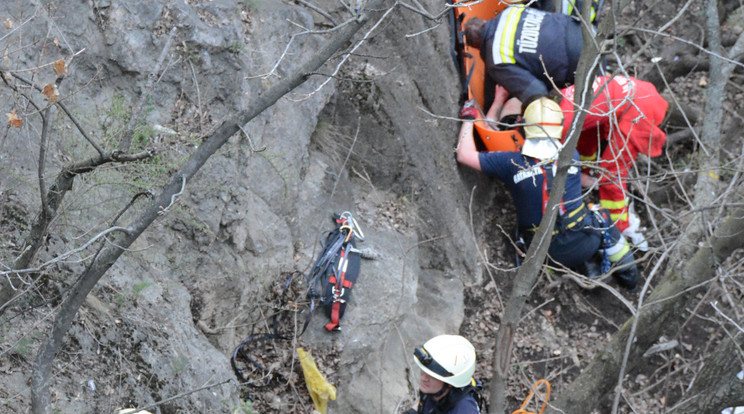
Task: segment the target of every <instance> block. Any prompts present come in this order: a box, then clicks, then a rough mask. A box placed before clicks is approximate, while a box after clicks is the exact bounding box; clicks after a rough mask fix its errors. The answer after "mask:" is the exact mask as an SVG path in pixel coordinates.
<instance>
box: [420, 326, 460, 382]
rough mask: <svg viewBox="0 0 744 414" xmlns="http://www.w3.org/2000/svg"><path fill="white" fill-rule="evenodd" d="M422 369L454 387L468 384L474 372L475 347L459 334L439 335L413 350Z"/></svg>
mask: <svg viewBox="0 0 744 414" xmlns="http://www.w3.org/2000/svg"><path fill="white" fill-rule="evenodd" d="M413 356H414V360H415V361H416V364H417V365H418V366H419V368H421V370H422V371H424V372H426V373H427V374H429V375H430V376H432V377H434V378H436V379H438V380H439V381H442V382H444V383H447V384H449V385H451V386H453V387H455V388H462V387H465V386H467V385H469V384H470V383H471V381H472V378H473V373H474V372H475V348H473V344H471V343H470V341H468V340H467V339H465V338H463V337H462V336H460V335H439V336H435V337H434V338H431V339H429V340H428V341H426V343H425V344H424V346H422V347H420V348H416V349H415V350H414V351H413Z"/></svg>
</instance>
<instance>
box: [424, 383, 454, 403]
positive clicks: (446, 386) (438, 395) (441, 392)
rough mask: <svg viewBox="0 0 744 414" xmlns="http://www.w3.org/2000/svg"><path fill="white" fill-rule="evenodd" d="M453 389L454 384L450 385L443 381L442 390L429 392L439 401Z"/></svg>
mask: <svg viewBox="0 0 744 414" xmlns="http://www.w3.org/2000/svg"><path fill="white" fill-rule="evenodd" d="M451 389H452V386H451V385H449V384H447V383H443V384H442V389H441V390H439V391H437V392H435V393H434V394H429V395H431V396H432V397H433V398H434V399H435V400H436V401H439V400H441V399H442V397H444V396H445V395H447V393H448V392H449V391H450V390H451Z"/></svg>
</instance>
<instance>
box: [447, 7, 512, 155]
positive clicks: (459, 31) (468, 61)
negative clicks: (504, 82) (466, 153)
mask: <svg viewBox="0 0 744 414" xmlns="http://www.w3.org/2000/svg"><path fill="white" fill-rule="evenodd" d="M447 3H449V4H451V5H453V6H454V7H453V8H452V14H451V16H450V23H451V27H452V57H453V59H454V60H455V64H456V66H457V70H458V72H459V74H460V83H461V84H462V86H463V95H464V98H465V99H474V100H475V101H477V102H478V110H479V111H480V117H479V119H480V120H478V121H476V122H475V132H476V134H477V135H478V137H479V138H480V140H481V142H483V146H484V147H485V149H486V150H488V151H521V150H522V144H523V143H524V138H523V137H522V134H521V133H520V132H519V131H518V130H516V129H515V130H506V131H499V130H496V129H492V128H491V127H490V126H489V125H488V123H487V122H486V121H485V120H484V118H485V117H486V116H485V113H486V112H487V111H488V108H484V105H485V103H484V97H483V96H484V93H483V89H484V86H485V79H486V70H485V69H486V65H485V64H484V62H483V59H481V57H480V51H479V50H478V49H475V48H473V47H470V46H468V45H466V44H465V36H464V34H463V26H464V23H465V22H466V21H467V20H468V19H469V18H471V17H474V16H477V17H479V18H481V19H483V20H489V19H491V18H493V17H495V16H496V15H497V14H498V13H500V12H501V11H502V10H503V9H505V8H506V7H507V6H509V5H510V4H512V3H514V4H517V3H519V1H515V0H512V1H510V0H483V1H481V2H480V3H478V0H454V1H453V0H447ZM458 6H459V7H458Z"/></svg>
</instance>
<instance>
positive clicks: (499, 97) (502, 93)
mask: <svg viewBox="0 0 744 414" xmlns="http://www.w3.org/2000/svg"><path fill="white" fill-rule="evenodd" d="M508 97H509V91H507V90H506V88H505V87H503V86H501V85H496V89H495V90H494V98H493V101H494V102H502V103H503V102H505V101H506V98H508Z"/></svg>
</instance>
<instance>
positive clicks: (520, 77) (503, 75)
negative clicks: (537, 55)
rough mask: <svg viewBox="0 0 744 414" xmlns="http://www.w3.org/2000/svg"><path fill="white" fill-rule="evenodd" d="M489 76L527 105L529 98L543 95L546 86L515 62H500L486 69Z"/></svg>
mask: <svg viewBox="0 0 744 414" xmlns="http://www.w3.org/2000/svg"><path fill="white" fill-rule="evenodd" d="M488 76H490V77H491V78H492V79H493V80H494V81H496V83H498V84H499V85H503V86H504V87H505V88H506V89H507V90H508V91H509V95H511V96H515V97H517V98H519V100H520V101H522V103H523V104H525V105H527V104H528V103H529V101H530V98H534V97H536V96H545V95H547V94H548V87H547V86H545V84H544V83H543V82H542V81H541V80H540V79H538V78H537V77H536V76H535V75H533V74H532V73H531V72H530V71H529V70H527V69H525V68H523V67H521V66H519V65H516V64H500V65H496V66H493V67H491V68H489V69H488Z"/></svg>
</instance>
